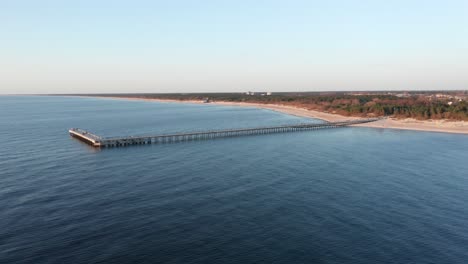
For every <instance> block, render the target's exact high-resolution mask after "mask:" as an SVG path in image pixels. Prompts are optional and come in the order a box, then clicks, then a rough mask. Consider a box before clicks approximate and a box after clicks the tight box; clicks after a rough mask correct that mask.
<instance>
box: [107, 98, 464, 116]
mask: <svg viewBox="0 0 468 264" xmlns="http://www.w3.org/2000/svg"><path fill="white" fill-rule="evenodd" d="M397 95H398V94H396V93H393V94H390V93H388V92H387V93H384V92H382V93H367V94H353V93H345V92H323V93H318V92H317V93H313V92H308V93H273V94H271V95H270V94H267V93H254V94H252V93H250V94H246V93H190V94H100V95H99V96H112V97H133V98H146V99H171V100H182V101H183V100H207V99H208V100H209V101H210V102H216V101H226V102H247V103H263V104H281V105H290V106H296V107H301V108H306V109H310V110H317V111H323V112H328V113H336V114H340V115H345V116H361V117H375V116H393V117H395V118H415V119H419V120H427V119H449V120H466V121H468V102H467V101H466V98H467V92H466V91H464V92H463V91H462V92H456V93H455V92H454V93H446V92H445V93H444V94H442V95H440V94H438V93H435V92H419V93H409V94H408V93H407V94H404V96H401V95H400V96H397Z"/></svg>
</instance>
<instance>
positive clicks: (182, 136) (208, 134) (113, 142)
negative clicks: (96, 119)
mask: <svg viewBox="0 0 468 264" xmlns="http://www.w3.org/2000/svg"><path fill="white" fill-rule="evenodd" d="M379 119H380V118H366V119H356V120H347V121H341V122H328V123H320V124H311V123H300V124H293V125H282V126H271V127H255V128H241V129H224V130H208V131H194V132H182V133H170V134H156V135H140V136H124V137H100V136H97V135H95V134H93V133H90V132H88V131H86V130H83V129H79V128H72V129H70V130H69V132H70V135H72V136H74V137H77V138H79V139H80V140H82V141H84V142H86V143H88V144H90V145H92V146H95V147H121V146H129V145H144V144H162V143H175V142H183V141H193V140H206V139H214V138H222V137H238V136H247V135H264V134H273V133H286V132H295V131H307V130H317V129H325V128H338V127H344V126H349V125H355V124H363V123H369V122H374V121H377V120H379Z"/></svg>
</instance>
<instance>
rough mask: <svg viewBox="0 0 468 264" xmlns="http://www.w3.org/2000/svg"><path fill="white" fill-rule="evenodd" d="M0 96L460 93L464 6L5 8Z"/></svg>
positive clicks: (464, 84) (467, 31) (464, 82)
mask: <svg viewBox="0 0 468 264" xmlns="http://www.w3.org/2000/svg"><path fill="white" fill-rule="evenodd" d="M0 21H1V23H0V33H1V35H0V36H1V41H0V57H1V58H2V59H1V60H0V94H67V93H197V92H198V93H201V92H245V91H249V90H251V91H271V92H296V91H297V92H301V91H310V92H314V91H373V90H375V91H383V90H467V89H468V74H466V72H468V28H467V27H466V25H468V1H462V0H450V1H444V2H441V1H435V0H430V1H421V0H414V1H402V0H397V1H392V2H388V1H344V0H340V1H338V0H332V1H327V2H325V3H324V2H323V1H288V2H285V1H258V2H255V3H251V2H249V1H203V2H201V3H199V2H197V3H195V2H194V1H177V2H172V1H171V2H170V3H168V2H165V1H132V2H131V3H129V2H127V1H99V2H95V1H90V0H85V1H79V2H70V1H67V2H65V1H53V0H51V1H41V2H36V1H6V2H2V3H0Z"/></svg>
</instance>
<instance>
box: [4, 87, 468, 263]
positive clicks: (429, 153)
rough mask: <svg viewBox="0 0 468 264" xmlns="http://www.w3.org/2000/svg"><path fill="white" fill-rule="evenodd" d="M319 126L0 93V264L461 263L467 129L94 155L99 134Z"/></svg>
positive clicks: (258, 115)
mask: <svg viewBox="0 0 468 264" xmlns="http://www.w3.org/2000/svg"><path fill="white" fill-rule="evenodd" d="M300 122H322V121H320V120H311V119H306V118H300V117H295V116H289V115H285V114H281V113H278V112H273V111H270V110H265V109H256V108H248V107H246V108H243V107H229V106H218V105H210V104H206V105H195V104H193V105H192V104H177V103H156V102H145V101H125V100H110V99H99V98H72V97H46V96H44V97H34V96H21V97H15V96H5V97H0V124H1V125H0V140H1V142H2V143H1V149H0V168H1V171H0V176H1V177H0V215H1V218H0V263H34V264H36V263H372V264H373V263H451V264H458V263H460V264H461V263H466V262H467V260H468V250H467V245H468V221H467V219H468V206H467V205H466V201H468V164H467V160H468V136H467V135H456V134H444V133H430V132H415V131H403V130H392V129H374V128H361V127H352V128H351V127H349V128H340V129H328V130H318V131H306V132H296V133H288V134H272V135H263V136H250V137H238V138H226V139H217V140H207V141H198V142H186V143H177V144H166V145H149V146H147V145H145V146H132V147H126V148H113V149H103V150H98V149H94V148H92V147H89V146H87V145H85V144H83V143H82V142H80V141H77V140H75V139H72V138H70V137H69V135H68V134H67V130H68V129H69V128H71V127H79V128H84V129H88V130H90V131H92V132H94V133H96V134H98V135H101V136H120V135H139V134H147V133H153V132H154V133H166V132H181V131H192V130H207V129H223V128H242V127H256V126H268V125H280V124H292V123H300Z"/></svg>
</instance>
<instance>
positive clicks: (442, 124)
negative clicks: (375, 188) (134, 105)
mask: <svg viewBox="0 0 468 264" xmlns="http://www.w3.org/2000/svg"><path fill="white" fill-rule="evenodd" d="M100 98H110V99H120V100H140V101H155V102H172V103H191V104H204V103H203V102H201V101H195V100H183V101H181V100H165V99H145V98H134V97H100ZM210 104H216V105H226V106H239V107H257V108H263V109H269V110H273V111H277V112H281V113H285V114H289V115H295V116H301V117H310V118H316V119H321V120H325V121H328V122H337V121H343V120H352V119H359V118H360V117H350V116H342V115H337V114H331V113H324V112H319V111H314V110H308V109H304V108H298V107H293V106H287V105H277V104H258V103H242V102H211V103H210ZM355 126H362V127H374V128H392V129H404V130H417V131H431V132H442V133H456V134H467V135H468V122H466V121H448V120H416V119H411V118H406V119H395V118H387V119H383V120H380V121H376V122H372V123H366V124H360V125H355Z"/></svg>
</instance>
